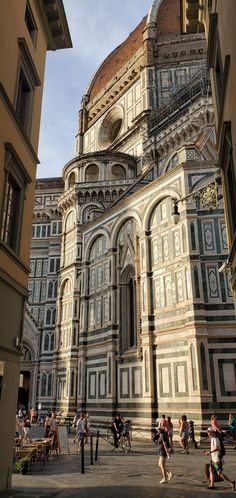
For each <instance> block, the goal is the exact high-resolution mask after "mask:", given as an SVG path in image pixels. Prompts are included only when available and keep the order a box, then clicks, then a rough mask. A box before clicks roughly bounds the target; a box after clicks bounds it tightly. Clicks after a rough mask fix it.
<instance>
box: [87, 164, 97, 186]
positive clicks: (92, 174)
mask: <svg viewBox="0 0 236 498" xmlns="http://www.w3.org/2000/svg"><path fill="white" fill-rule="evenodd" d="M98 180H99V168H98V166H97V165H96V164H90V165H89V166H88V167H87V169H86V172H85V181H86V182H97V181H98Z"/></svg>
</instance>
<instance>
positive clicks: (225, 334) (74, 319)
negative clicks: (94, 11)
mask: <svg viewBox="0 0 236 498" xmlns="http://www.w3.org/2000/svg"><path fill="white" fill-rule="evenodd" d="M197 4H198V2H195V3H194V2H192V3H191V5H190V6H189V9H190V10H191V9H192V10H191V12H190V13H189V23H188V24H187V25H185V26H184V25H183V21H182V19H183V16H182V10H181V9H182V8H183V4H182V2H181V1H180V0H163V1H160V0H155V1H154V2H153V5H152V7H151V9H150V11H149V13H148V15H147V16H146V17H144V19H143V20H142V21H141V23H140V24H139V25H138V26H137V27H136V29H135V30H134V31H133V32H132V33H131V34H130V35H129V37H128V38H127V39H126V40H125V41H124V42H123V43H122V44H121V45H120V46H118V47H117V48H116V49H115V50H114V51H113V52H112V53H111V54H110V55H109V56H108V57H107V58H106V59H105V61H104V62H103V63H102V65H101V66H100V67H99V69H98V70H97V72H96V74H95V75H94V77H93V78H92V80H91V81H90V83H89V85H88V88H87V90H86V93H85V95H84V97H83V99H82V103H81V110H80V112H79V130H78V134H77V136H76V144H75V149H76V153H75V157H74V158H73V159H72V160H71V161H69V162H68V163H67V164H66V165H65V167H64V169H63V175H62V179H60V178H54V179H50V178H48V179H43V180H38V182H37V185H36V193H35V211H34V223H33V231H32V247H31V274H30V279H29V306H30V309H31V313H32V314H33V317H34V320H36V322H37V323H38V331H39V338H40V339H39V340H40V347H39V352H38V351H36V349H35V350H34V347H33V343H32V344H30V343H29V341H28V334H27V333H26V334H25V338H24V347H25V356H26V358H27V361H28V362H29V358H32V360H34V361H35V362H36V359H37V362H36V363H37V381H36V380H35V376H34V377H33V376H32V378H31V380H30V403H31V404H38V405H39V406H40V407H41V410H42V411H43V412H46V411H48V410H49V409H52V408H55V409H56V410H57V411H62V412H64V413H65V414H72V413H73V412H74V409H86V410H87V411H89V412H90V413H91V415H92V419H93V423H94V424H95V425H96V424H97V425H98V426H102V425H106V423H107V420H108V419H111V417H112V416H113V415H114V413H117V412H120V413H121V414H123V415H124V416H127V417H129V418H131V419H132V422H133V424H134V425H135V426H136V427H139V428H147V429H148V428H150V427H151V425H152V422H153V420H155V419H156V417H159V416H160V415H161V414H162V413H166V414H169V415H170V416H172V417H173V419H174V420H178V419H179V418H180V416H181V415H182V414H183V413H185V414H186V415H187V416H188V417H189V418H192V419H194V420H195V422H196V423H197V424H198V425H199V426H200V427H201V426H202V425H204V424H205V423H207V421H208V420H209V417H210V415H211V413H213V412H215V413H217V415H218V416H219V418H220V419H221V420H222V421H226V420H227V418H228V411H229V406H230V411H232V409H233V407H234V406H236V405H234V404H235V402H236V373H235V372H236V354H235V348H234V343H235V336H236V330H235V316H234V307H233V301H232V293H231V287H230V275H229V274H228V273H226V272H221V271H219V270H221V268H222V264H223V263H224V262H225V261H226V259H227V254H228V246H227V239H226V228H225V220H224V212H223V201H222V195H221V186H220V181H219V177H218V175H217V170H216V161H217V157H216V151H215V128H214V114H213V106H212V101H211V89H210V84H209V79H208V75H207V71H206V42H205V35H204V32H203V27H202V25H201V23H199V21H198V12H197ZM24 370H25V371H26V370H27V364H25V362H24V363H23V365H22V372H24ZM33 378H34V382H33Z"/></svg>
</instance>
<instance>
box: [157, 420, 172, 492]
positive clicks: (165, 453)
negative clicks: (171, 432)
mask: <svg viewBox="0 0 236 498" xmlns="http://www.w3.org/2000/svg"><path fill="white" fill-rule="evenodd" d="M158 432H159V438H158V441H157V446H158V453H159V461H158V465H159V467H160V469H161V473H162V479H161V480H160V484H166V483H167V482H168V481H170V479H171V477H172V472H171V471H169V470H168V469H167V467H166V461H167V459H168V458H170V453H169V440H168V435H167V432H166V431H165V429H164V428H163V427H160V426H159V427H158Z"/></svg>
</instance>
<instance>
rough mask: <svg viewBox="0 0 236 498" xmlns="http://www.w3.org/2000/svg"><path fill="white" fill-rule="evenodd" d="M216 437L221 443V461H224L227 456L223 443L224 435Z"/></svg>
mask: <svg viewBox="0 0 236 498" xmlns="http://www.w3.org/2000/svg"><path fill="white" fill-rule="evenodd" d="M216 437H217V438H218V439H219V441H220V459H221V460H222V458H223V457H224V456H225V453H226V451H225V445H224V441H223V436H222V434H219V433H218V434H216Z"/></svg>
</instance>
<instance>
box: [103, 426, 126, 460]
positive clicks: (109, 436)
mask: <svg viewBox="0 0 236 498" xmlns="http://www.w3.org/2000/svg"><path fill="white" fill-rule="evenodd" d="M110 430H111V425H110V424H108V425H107V433H106V436H105V437H103V436H100V437H102V439H104V440H105V441H106V442H107V443H108V444H109V445H110V446H112V449H113V451H115V449H118V448H121V449H122V450H123V452H124V453H129V451H130V450H131V441H130V435H129V433H127V432H126V431H122V432H121V434H120V436H119V438H118V439H117V445H118V446H116V445H115V439H114V435H113V434H110Z"/></svg>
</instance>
